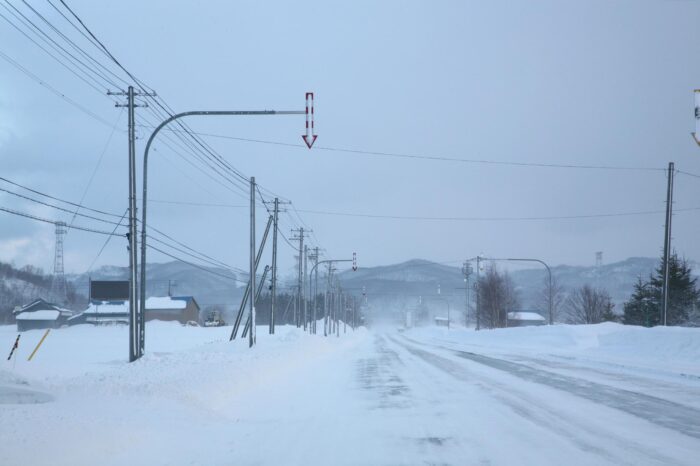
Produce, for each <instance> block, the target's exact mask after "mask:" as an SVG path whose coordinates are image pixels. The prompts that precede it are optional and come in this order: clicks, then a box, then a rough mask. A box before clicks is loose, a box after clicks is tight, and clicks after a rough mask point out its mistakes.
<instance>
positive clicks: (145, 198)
mask: <svg viewBox="0 0 700 466" xmlns="http://www.w3.org/2000/svg"><path fill="white" fill-rule="evenodd" d="M307 100H308V97H307ZM304 114H306V115H307V119H308V118H309V111H308V104H307V109H306V110H283V111H278V110H242V111H241V110H214V111H212V110H195V111H190V112H182V113H176V114H174V115H171V116H170V117H168V118H166V119H165V120H163V121H162V122H161V123H160V124H159V125H158V126H156V128H155V129H154V130H153V132H152V133H151V136H150V137H149V138H148V142H147V143H146V149H145V151H144V153H143V199H142V207H141V277H140V278H141V282H140V288H141V289H140V300H139V315H140V321H141V322H143V320H144V316H145V311H146V235H147V225H148V223H147V217H146V211H147V207H148V154H149V152H150V149H151V144H152V143H153V140H154V139H155V137H156V136H157V135H158V133H159V132H160V131H161V130H162V129H163V128H165V127H166V126H167V125H168V124H170V123H172V122H173V121H175V120H179V119H181V118H185V117H188V116H251V115H304ZM307 126H308V124H307ZM314 139H315V138H314ZM307 145H308V143H307ZM310 147H311V146H309V148H310ZM252 293H253V292H251V294H252ZM144 346H145V329H144V325H141V328H140V335H139V349H140V354H139V356H141V355H143V350H144Z"/></svg>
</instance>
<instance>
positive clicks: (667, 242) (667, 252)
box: [661, 162, 675, 326]
mask: <svg viewBox="0 0 700 466" xmlns="http://www.w3.org/2000/svg"><path fill="white" fill-rule="evenodd" d="M674 171H675V169H674V165H673V162H669V164H668V187H667V191H666V228H665V234H664V286H663V291H662V307H661V312H662V315H661V320H662V322H663V325H664V326H665V325H666V321H667V317H668V292H669V279H670V262H671V219H672V218H673V174H674Z"/></svg>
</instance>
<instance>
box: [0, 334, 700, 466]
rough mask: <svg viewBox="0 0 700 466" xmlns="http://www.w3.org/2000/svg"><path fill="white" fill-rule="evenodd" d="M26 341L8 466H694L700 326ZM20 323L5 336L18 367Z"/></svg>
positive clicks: (7, 396) (12, 393)
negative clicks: (142, 345) (137, 351)
mask: <svg viewBox="0 0 700 466" xmlns="http://www.w3.org/2000/svg"><path fill="white" fill-rule="evenodd" d="M229 332H230V328H229V327H224V328H195V327H182V326H180V325H178V324H175V323H165V322H149V323H148V325H147V340H146V344H147V348H146V349H147V354H146V356H145V357H144V358H143V359H141V360H140V361H138V362H136V363H133V364H128V363H127V362H126V356H127V340H128V334H127V328H126V327H93V326H87V325H82V326H76V327H71V328H64V329H59V330H53V331H51V333H50V335H49V336H48V338H47V339H46V341H45V342H44V345H43V346H42V348H41V349H40V350H39V351H38V353H37V355H36V356H35V357H34V359H33V360H32V361H27V357H28V355H29V354H30V353H31V351H32V350H33V348H34V346H35V345H36V343H37V342H38V341H39V339H40V338H41V336H42V335H43V331H29V332H24V333H23V335H22V337H21V340H20V347H19V351H18V354H17V357H16V359H13V360H12V361H6V360H4V358H5V357H6V355H5V356H4V358H3V362H2V365H1V366H0V434H1V435H0V464H2V465H5V464H7V465H15V464H18V465H19V464H23V465H24V464H26V465H34V464H40V465H43V464H47V465H48V464H52V465H63V464H65V465H82V464H85V465H88V464H89V465H94V464H106V465H119V464H130V465H142V464H143V465H147V464H148V465H150V464H172V465H179V464H188V465H192V464H194V465H199V464H202V465H211V464H215V465H216V464H236V465H239V464H241V465H246V464H271V465H272V464H275V465H277V464H304V465H315V464H319V465H321V464H323V465H328V464H347V465H365V464H367V465H378V464H387V465H404V464H405V465H409V464H410V465H412V464H453V465H463V464H537V465H547V464H551V465H560V464H582V465H583V464H585V465H588V464H611V465H612V464H615V465H617V464H689V465H690V464H698V463H697V461H698V458H699V457H700V329H683V328H655V329H642V328H635V327H623V326H621V325H616V324H603V325H596V326H576V327H574V326H555V327H539V328H520V329H502V330H497V331H482V332H474V331H473V330H467V329H452V330H449V331H448V330H446V329H444V328H417V329H411V330H407V331H405V332H397V331H396V330H395V329H372V330H366V329H360V330H357V331H355V332H352V331H351V330H350V329H349V328H348V333H347V334H343V333H342V331H341V336H340V338H336V337H329V338H323V337H322V336H311V335H306V334H304V333H303V332H301V331H299V330H297V329H295V328H292V327H283V328H279V329H278V332H277V334H276V335H275V336H270V335H268V334H267V329H266V328H263V327H260V328H259V329H258V332H257V335H258V345H257V346H256V348H255V349H253V350H250V349H248V347H247V344H246V342H244V341H240V340H239V341H236V342H233V343H230V342H229V341H228V335H229ZM16 335H17V333H16V330H15V327H14V326H4V327H0V347H2V348H4V350H5V351H7V352H9V349H10V347H11V346H12V343H13V342H14V339H15V338H16Z"/></svg>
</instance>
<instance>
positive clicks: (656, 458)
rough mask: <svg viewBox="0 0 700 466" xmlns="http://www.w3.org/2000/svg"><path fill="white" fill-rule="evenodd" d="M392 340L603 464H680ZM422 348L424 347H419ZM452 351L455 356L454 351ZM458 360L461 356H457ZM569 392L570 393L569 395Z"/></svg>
mask: <svg viewBox="0 0 700 466" xmlns="http://www.w3.org/2000/svg"><path fill="white" fill-rule="evenodd" d="M389 339H390V340H391V341H392V342H394V343H395V344H397V345H399V346H401V347H402V348H404V349H406V350H407V351H408V352H409V353H411V354H412V355H414V356H416V357H418V358H420V359H422V360H423V361H424V362H425V363H427V364H429V365H431V366H433V367H436V368H438V369H440V370H442V371H444V372H446V373H447V374H449V375H451V376H452V377H453V378H455V379H457V380H460V381H463V382H467V383H471V384H478V385H480V386H482V387H483V389H484V390H485V391H486V392H488V393H489V395H491V396H492V397H494V398H496V399H497V400H499V401H500V402H502V403H503V404H505V405H507V406H508V407H509V408H511V409H512V410H513V411H514V412H515V413H517V414H518V415H519V416H522V417H523V418H526V419H528V420H529V421H531V422H533V423H534V424H537V425H539V426H541V427H543V428H546V429H548V430H550V431H552V432H554V433H556V434H557V435H560V436H562V437H564V438H566V439H568V440H569V441H571V442H572V443H573V444H574V445H576V446H577V447H578V448H579V449H581V450H582V451H585V452H588V453H592V454H595V455H597V456H599V457H600V458H601V460H605V461H606V462H609V463H611V464H630V465H635V464H639V459H638V458H634V457H633V456H631V454H632V453H634V455H637V456H638V455H643V458H644V460H645V462H646V463H647V464H648V463H649V462H650V461H651V462H653V463H654V464H678V463H679V461H678V460H677V459H674V458H670V457H667V456H664V455H661V454H659V453H658V451H656V450H654V449H651V448H649V446H648V445H644V444H642V443H640V442H637V441H635V440H633V439H629V438H624V437H621V436H619V435H616V434H615V433H614V432H611V431H605V432H601V431H600V430H596V429H595V428H594V427H592V426H591V425H586V424H585V423H580V422H575V421H574V420H572V419H570V418H569V417H568V416H566V415H565V413H563V412H561V411H556V410H554V409H552V407H551V406H550V405H548V404H546V403H542V401H541V400H538V399H535V398H534V397H532V396H530V395H528V394H527V393H522V392H518V391H516V390H514V388H513V386H512V385H506V384H504V383H502V382H498V381H495V380H492V379H488V378H485V377H483V375H480V374H475V373H470V372H469V370H468V369H467V368H466V367H464V366H463V365H461V364H459V363H458V362H456V361H453V360H451V359H448V358H446V357H443V356H440V355H438V354H435V353H433V352H430V351H425V350H422V349H420V348H417V347H415V346H413V345H411V344H408V343H406V342H404V341H399V340H397V339H395V338H393V337H389ZM403 339H405V340H409V341H411V342H413V340H410V339H408V338H405V337H403ZM418 345H421V344H420V343H418ZM449 351H450V352H454V350H449ZM457 356H460V355H459V354H457ZM460 357H461V356H460ZM465 359H470V358H465ZM492 359H493V358H492ZM472 362H475V363H477V364H480V365H486V366H487V367H491V368H494V367H492V366H490V365H488V364H482V363H481V361H480V360H472ZM494 369H497V370H500V371H503V370H504V369H502V368H500V367H495V368H494ZM508 373H509V374H511V375H514V376H516V377H517V376H518V374H517V373H516V374H512V373H511V372H508ZM536 383H541V382H536ZM553 388H559V387H553ZM565 391H566V390H565ZM566 392H567V393H568V391H566ZM611 442H612V443H613V444H614V445H615V446H616V448H615V449H614V450H613V449H611V448H607V449H606V448H602V447H601V446H600V445H601V444H606V443H607V444H610V443H611ZM681 464H682V463H681Z"/></svg>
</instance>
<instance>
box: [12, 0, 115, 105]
mask: <svg viewBox="0 0 700 466" xmlns="http://www.w3.org/2000/svg"><path fill="white" fill-rule="evenodd" d="M6 3H7V2H6ZM8 5H10V6H11V7H12V8H13V9H15V10H16V8H15V7H14V6H13V5H12V4H10V3H8ZM0 6H2V7H3V8H4V9H5V10H6V11H7V12H8V13H10V14H11V15H12V16H14V17H15V19H16V20H17V21H18V22H19V23H21V24H22V25H23V26H24V27H25V28H27V29H29V30H30V31H32V32H33V33H34V34H35V35H36V36H37V37H39V39H41V40H42V41H43V42H44V43H46V44H47V45H49V47H51V48H52V49H54V50H55V51H56V52H57V53H58V54H59V55H62V58H63V60H67V61H69V62H70V59H67V58H66V57H65V54H62V53H61V52H60V51H58V50H57V46H56V45H52V44H51V43H50V41H49V40H47V39H45V38H44V37H43V36H41V35H40V34H39V33H38V32H36V31H34V30H32V28H31V27H30V26H28V25H27V24H26V22H25V20H23V19H21V18H20V17H19V16H18V15H17V14H16V13H14V12H13V11H12V10H10V9H9V8H8V7H7V6H5V5H4V4H0ZM19 14H20V15H21V13H19ZM22 16H24V15H22ZM0 17H1V18H3V19H4V20H5V21H7V22H8V23H9V24H10V25H11V26H12V27H13V28H15V29H16V30H17V31H19V33H20V34H22V35H23V36H24V37H26V38H27V39H28V40H29V41H31V42H32V43H34V45H36V46H37V47H39V48H40V49H41V50H43V51H44V52H45V53H46V54H47V55H49V56H50V57H51V58H53V59H54V60H56V61H57V62H58V63H59V64H60V65H61V66H63V67H64V68H65V69H67V70H68V71H69V72H70V73H72V74H73V75H75V77H77V78H78V79H80V80H81V81H83V82H84V83H85V84H87V85H88V86H89V87H91V88H92V89H94V90H95V91H96V92H97V93H99V94H100V95H105V93H104V91H103V90H101V89H100V88H99V87H97V86H100V85H102V83H100V82H98V81H97V80H96V79H95V78H94V76H91V75H87V74H85V71H84V70H83V69H82V68H79V67H76V66H75V63H73V62H71V65H70V66H69V65H67V64H66V63H65V62H64V61H63V60H62V59H61V58H58V57H56V55H54V54H53V53H51V52H50V51H49V50H47V49H46V48H45V47H44V46H43V45H41V44H40V43H39V42H37V41H36V40H34V38H32V37H31V36H30V35H29V34H27V33H26V32H25V31H23V30H22V29H21V28H20V27H19V26H17V25H16V24H15V23H14V22H13V21H12V20H11V19H9V18H8V17H7V16H5V15H4V14H2V13H0ZM25 18H26V17H25ZM26 21H27V22H29V23H31V21H28V20H26ZM34 28H36V29H37V30H39V31H40V32H42V33H43V31H41V29H40V28H38V26H36V25H34ZM44 34H45V33H44ZM54 43H55V41H54ZM77 70H80V72H81V73H82V74H81V73H78V71H77ZM91 81H92V82H91Z"/></svg>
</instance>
